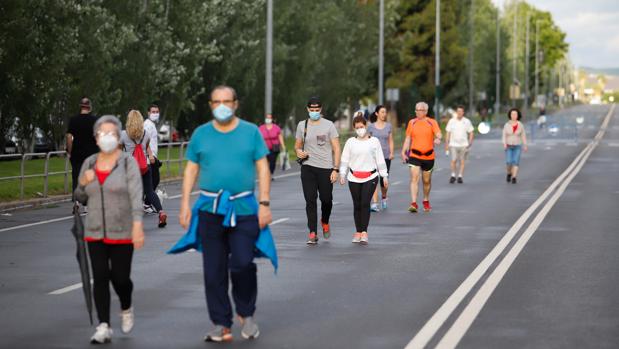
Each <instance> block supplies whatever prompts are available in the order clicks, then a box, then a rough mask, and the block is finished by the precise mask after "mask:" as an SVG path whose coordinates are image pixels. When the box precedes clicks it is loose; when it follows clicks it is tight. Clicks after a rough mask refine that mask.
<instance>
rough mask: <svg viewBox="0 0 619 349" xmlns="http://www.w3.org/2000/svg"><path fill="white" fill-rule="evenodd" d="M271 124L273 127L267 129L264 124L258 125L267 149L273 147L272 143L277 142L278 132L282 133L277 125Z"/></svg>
mask: <svg viewBox="0 0 619 349" xmlns="http://www.w3.org/2000/svg"><path fill="white" fill-rule="evenodd" d="M272 125H273V127H271V129H270V130H268V129H267V126H266V125H260V127H259V128H258V129H259V130H260V133H262V138H264V141H265V142H266V144H267V147H268V148H269V150H271V149H273V145H276V144H279V134H280V133H282V129H281V128H279V126H277V125H275V124H272Z"/></svg>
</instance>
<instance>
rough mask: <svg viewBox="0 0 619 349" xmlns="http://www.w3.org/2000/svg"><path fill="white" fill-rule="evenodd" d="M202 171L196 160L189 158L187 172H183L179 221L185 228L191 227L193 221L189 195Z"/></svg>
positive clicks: (186, 166)
mask: <svg viewBox="0 0 619 349" xmlns="http://www.w3.org/2000/svg"><path fill="white" fill-rule="evenodd" d="M199 172H200V167H199V166H198V164H196V163H195V162H193V161H191V160H189V161H187V165H185V173H184V174H183V186H182V197H181V209H180V213H179V222H180V224H181V226H182V227H183V229H187V228H189V223H190V222H191V209H190V208H189V197H190V196H191V190H192V189H193V186H194V184H195V183H196V178H197V177H198V173H199Z"/></svg>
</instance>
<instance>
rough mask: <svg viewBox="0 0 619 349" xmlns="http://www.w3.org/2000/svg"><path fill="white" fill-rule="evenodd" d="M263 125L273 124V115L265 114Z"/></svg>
mask: <svg viewBox="0 0 619 349" xmlns="http://www.w3.org/2000/svg"><path fill="white" fill-rule="evenodd" d="M264 123H265V124H267V125H271V124H273V114H267V115H265V116H264Z"/></svg>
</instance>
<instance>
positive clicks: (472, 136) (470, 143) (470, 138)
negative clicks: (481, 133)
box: [469, 132, 475, 148]
mask: <svg viewBox="0 0 619 349" xmlns="http://www.w3.org/2000/svg"><path fill="white" fill-rule="evenodd" d="M474 138H475V132H469V148H470V147H471V146H472V145H473V139H474Z"/></svg>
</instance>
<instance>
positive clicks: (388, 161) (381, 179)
mask: <svg viewBox="0 0 619 349" xmlns="http://www.w3.org/2000/svg"><path fill="white" fill-rule="evenodd" d="M385 163H386V164H387V173H389V170H391V160H389V159H387V158H385ZM380 187H381V188H384V187H385V182H384V181H383V177H380ZM383 199H384V198H383Z"/></svg>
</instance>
